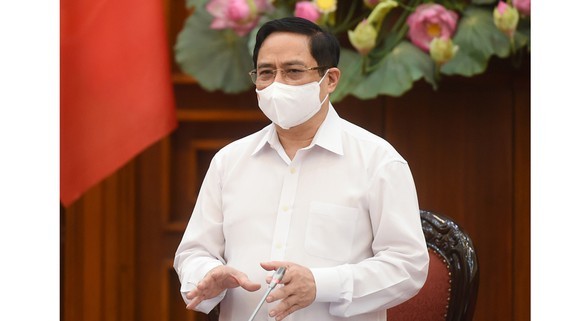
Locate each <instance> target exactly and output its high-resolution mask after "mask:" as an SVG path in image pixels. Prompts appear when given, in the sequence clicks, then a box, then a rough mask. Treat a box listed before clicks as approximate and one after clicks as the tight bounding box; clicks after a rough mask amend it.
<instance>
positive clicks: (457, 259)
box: [388, 210, 479, 321]
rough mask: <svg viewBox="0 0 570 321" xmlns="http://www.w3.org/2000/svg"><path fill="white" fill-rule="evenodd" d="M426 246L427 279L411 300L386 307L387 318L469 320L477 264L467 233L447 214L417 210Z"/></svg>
mask: <svg viewBox="0 0 570 321" xmlns="http://www.w3.org/2000/svg"><path fill="white" fill-rule="evenodd" d="M420 215H421V220H422V228H423V231H424V235H425V238H426V242H427V245H428V251H429V255H430V265H429V272H428V278H427V280H426V283H425V285H424V287H423V288H422V289H421V290H420V292H419V293H418V294H417V295H416V296H414V297H413V298H411V299H410V300H408V301H406V302H404V303H402V304H400V305H398V306H395V307H393V308H391V309H389V310H388V320H390V321H410V320H413V321H438V320H441V321H470V320H472V318H473V313H474V312H475V303H476V300H477V290H478V287H479V265H478V261H477V254H476V252H475V247H474V246H473V242H472V241H471V239H470V238H469V236H468V235H467V234H466V233H465V232H464V231H463V230H462V229H461V228H460V227H459V226H458V225H457V224H456V223H455V222H454V221H453V220H452V219H450V218H449V217H446V216H443V215H441V214H435V213H432V212H428V211H423V210H422V211H420Z"/></svg>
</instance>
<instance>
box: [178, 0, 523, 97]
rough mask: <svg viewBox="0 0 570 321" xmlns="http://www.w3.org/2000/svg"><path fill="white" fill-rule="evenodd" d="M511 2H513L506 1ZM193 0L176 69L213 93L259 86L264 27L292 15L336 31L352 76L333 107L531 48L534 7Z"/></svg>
mask: <svg viewBox="0 0 570 321" xmlns="http://www.w3.org/2000/svg"><path fill="white" fill-rule="evenodd" d="M505 1H506V2H505ZM505 1H502V0H501V1H498V0H471V1H469V0H439V1H438V0H433V1H428V0H301V1H295V0H292V1H291V0H290V1H280V0H187V1H186V2H187V6H188V7H189V8H190V9H192V10H193V13H192V14H191V15H190V16H189V17H188V19H187V21H186V23H185V25H184V28H183V29H182V31H181V32H180V33H179V35H178V39H177V42H176V46H175V55H176V62H177V63H178V64H179V66H180V68H181V69H182V71H183V72H185V73H188V74H190V75H192V76H193V77H194V78H195V79H196V81H197V82H198V83H199V84H200V85H201V86H202V87H203V88H205V89H206V90H209V91H214V90H221V91H223V92H226V93H239V92H243V91H245V90H248V89H250V88H251V87H252V86H253V84H252V83H251V81H250V78H249V76H248V72H249V71H250V70H251V69H253V65H252V52H253V46H254V45H255V35H256V33H257V30H258V28H259V27H260V26H261V25H262V24H263V23H264V22H266V21H268V20H271V19H276V18H281V17H286V16H297V17H302V18H305V19H308V20H310V21H313V22H315V23H317V24H318V25H320V26H321V27H323V28H325V29H327V30H329V31H330V32H332V33H333V34H335V35H336V36H337V37H338V38H339V40H340V42H341V45H342V49H341V60H340V63H339V68H340V69H341V70H342V72H343V76H342V77H341V82H340V83H339V85H338V87H337V90H336V91H335V92H334V93H333V95H332V96H331V99H332V100H333V101H338V100H341V99H342V98H344V97H346V96H347V95H353V96H356V97H357V98H360V99H373V98H375V97H378V96H379V95H390V96H396V97H397V96H400V95H402V94H404V93H405V92H406V91H408V90H410V89H411V88H412V86H413V84H414V82H416V81H418V80H420V79H423V80H425V81H426V82H427V83H429V84H431V85H432V86H433V88H434V89H437V86H438V83H439V82H440V80H441V77H443V76H444V75H447V76H450V75H460V76H465V77H471V76H474V75H477V74H481V73H483V72H484V71H485V70H486V68H487V64H488V61H489V59H490V58H491V57H492V56H498V57H500V58H507V57H512V59H513V61H516V60H517V58H520V56H521V54H522V53H523V52H525V51H527V52H528V51H530V0H505Z"/></svg>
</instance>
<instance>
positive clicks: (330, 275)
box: [311, 268, 343, 302]
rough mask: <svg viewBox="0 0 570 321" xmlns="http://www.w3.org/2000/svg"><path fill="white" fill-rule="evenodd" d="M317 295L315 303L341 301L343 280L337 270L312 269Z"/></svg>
mask: <svg viewBox="0 0 570 321" xmlns="http://www.w3.org/2000/svg"><path fill="white" fill-rule="evenodd" d="M311 272H312V273H313V277H314V278H315V285H316V288H317V294H316V297H315V302H338V301H340V300H341V294H342V292H343V290H342V280H341V278H340V276H339V272H338V269H336V268H312V269H311Z"/></svg>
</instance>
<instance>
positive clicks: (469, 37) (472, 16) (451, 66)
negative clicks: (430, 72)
mask: <svg viewBox="0 0 570 321" xmlns="http://www.w3.org/2000/svg"><path fill="white" fill-rule="evenodd" d="M463 14H464V15H463V18H462V19H461V21H460V22H459V26H458V27H457V32H456V34H455V37H454V38H453V42H454V43H455V44H456V45H458V46H459V51H458V52H457V54H456V55H455V57H454V58H453V59H451V60H450V61H449V62H447V63H446V64H445V65H443V66H442V68H441V73H442V74H446V75H462V76H467V77H470V76H473V75H476V74H480V73H482V72H484V71H485V69H487V62H488V60H489V58H490V57H491V56H492V55H497V56H499V57H502V58H504V57H507V56H509V54H510V43H509V38H508V37H507V36H506V35H505V34H503V33H502V32H501V31H500V30H499V29H497V27H496V26H495V24H494V22H493V12H492V11H491V10H488V9H480V8H476V7H469V8H467V9H466V10H465V12H464V13H463Z"/></svg>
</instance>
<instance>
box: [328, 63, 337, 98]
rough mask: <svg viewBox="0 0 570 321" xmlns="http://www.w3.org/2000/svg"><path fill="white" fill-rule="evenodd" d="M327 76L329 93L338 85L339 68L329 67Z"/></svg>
mask: <svg viewBox="0 0 570 321" xmlns="http://www.w3.org/2000/svg"><path fill="white" fill-rule="evenodd" d="M327 78H328V83H327V91H328V93H329V94H330V93H332V92H333V91H334V90H335V89H336V86H338V82H339V80H340V69H338V68H336V67H332V68H330V69H329V72H328V73H327Z"/></svg>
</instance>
